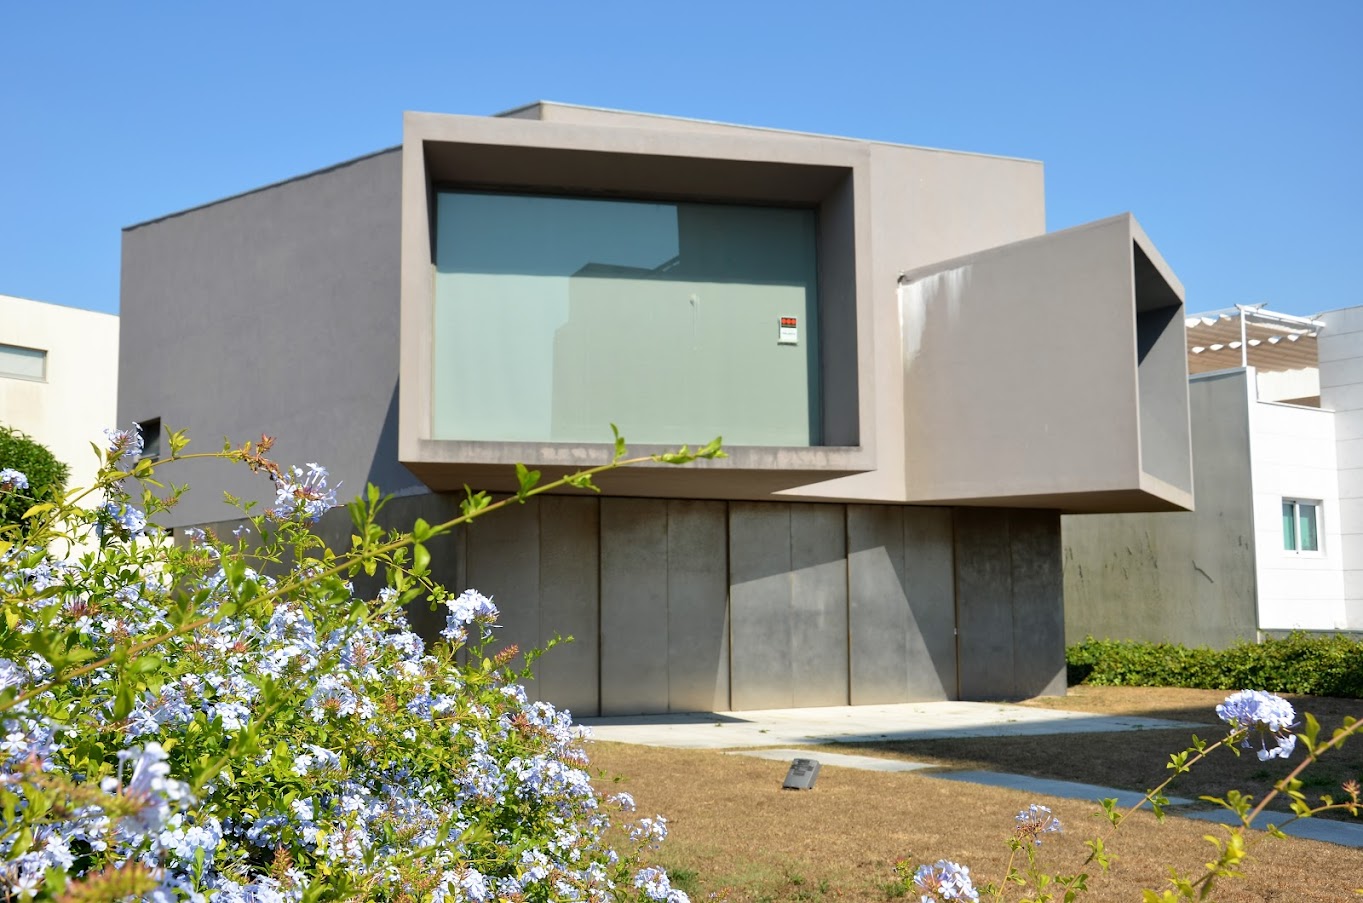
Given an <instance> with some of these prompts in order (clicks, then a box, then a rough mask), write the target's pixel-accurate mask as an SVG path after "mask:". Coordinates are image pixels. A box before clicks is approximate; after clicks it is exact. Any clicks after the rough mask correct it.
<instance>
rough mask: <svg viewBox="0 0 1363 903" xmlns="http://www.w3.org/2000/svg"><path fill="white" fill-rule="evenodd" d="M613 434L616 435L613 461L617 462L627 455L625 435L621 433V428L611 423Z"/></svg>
mask: <svg viewBox="0 0 1363 903" xmlns="http://www.w3.org/2000/svg"><path fill="white" fill-rule="evenodd" d="M611 435H612V436H614V437H615V457H614V458H612V459H611V461H612V462H615V461H619V460H620V459H622V458H623V457H625V452H626V448H625V437H624V436H621V435H620V430H619V429H618V428H617V427H616V426H615V424H613V423H612V424H611Z"/></svg>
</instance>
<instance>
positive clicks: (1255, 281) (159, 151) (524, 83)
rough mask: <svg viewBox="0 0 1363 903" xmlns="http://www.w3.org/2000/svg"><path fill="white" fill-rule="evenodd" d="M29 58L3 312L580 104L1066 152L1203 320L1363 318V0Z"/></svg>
mask: <svg viewBox="0 0 1363 903" xmlns="http://www.w3.org/2000/svg"><path fill="white" fill-rule="evenodd" d="M0 61H2V63H0V65H2V66H3V73H4V74H3V79H0V293H3V294H10V295H19V296H23V297H30V298H37V299H40V300H45V301H54V302H57V303H61V304H68V305H73V306H78V307H89V308H94V309H97V310H105V311H116V310H117V308H118V281H119V244H120V229H121V228H122V227H124V226H127V225H130V224H133V223H137V222H139V221H142V220H146V219H150V218H153V217H157V216H160V215H162V214H166V213H170V212H173V211H176V210H181V209H184V208H186V207H191V206H194V205H197V204H201V203H204V202H206V201H211V200H214V199H217V198H220V197H224V196H226V195H230V194H233V193H236V192H239V191H243V190H247V189H250V188H254V187H257V186H259V185H262V184H265V183H268V182H271V181H275V180H278V179H282V178H287V177H289V176H292V175H296V174H299V173H302V172H307V171H309V170H312V169H316V168H319V167H323V166H327V165H329V164H332V163H335V162H338V161H341V160H344V159H347V158H350V157H354V156H357V155H360V154H363V153H367V152H369V151H373V150H377V149H379V148H382V147H389V146H392V145H395V144H397V143H399V142H400V140H401V121H402V117H401V114H402V111H403V110H408V109H411V110H426V111H435V112H450V113H468V114H489V113H494V112H497V111H500V110H503V109H506V108H509V107H514V106H518V105H520V104H522V103H525V102H528V101H531V100H536V99H550V100H559V101H564V102H569V103H578V104H587V105H594V106H605V107H615V108H621V109H629V110H642V111H647V112H656V113H667V114H672V115H677V116H690V117H697V118H703V119H715V120H724V121H731V122H740V123H748V124H754V125H763V126H773V127H777V128H787V129H797V130H802V131H811V132H823V133H831V134H840V135H851V136H856V137H864V138H875V139H880V140H885V141H895V142H903V143H907V144H918V145H926V146H933V147H944V148H953V149H959V150H970V151H979V152H984V153H996V154H1004V155H1012V156H1020V157H1029V158H1034V159H1040V160H1043V161H1045V164H1046V182H1047V204H1048V226H1049V228H1050V229H1059V228H1064V227H1066V226H1071V225H1074V224H1077V223H1080V222H1084V221H1087V220H1091V219H1096V218H1099V217H1104V216H1109V215H1111V214H1114V213H1118V212H1121V211H1123V210H1131V211H1133V212H1134V213H1135V214H1136V216H1137V218H1139V219H1140V220H1141V222H1142V224H1143V225H1144V226H1145V229H1146V231H1147V232H1148V233H1149V234H1150V236H1151V237H1152V238H1153V240H1154V241H1155V243H1156V244H1157V245H1158V246H1159V248H1160V250H1161V251H1162V252H1163V254H1164V256H1165V258H1166V259H1167V260H1168V261H1169V262H1170V264H1171V265H1172V266H1173V267H1174V269H1175V271H1176V272H1177V273H1178V274H1179V276H1180V278H1181V279H1182V280H1183V283H1184V285H1185V287H1186V288H1187V290H1188V303H1189V307H1190V309H1192V310H1209V309H1214V308H1219V307H1226V306H1229V305H1231V304H1235V303H1257V302H1260V301H1267V302H1268V303H1269V305H1270V306H1271V307H1274V308H1276V309H1278V310H1283V311H1287V312H1290V313H1313V312H1316V311H1320V310H1329V309H1332V308H1337V307H1346V306H1352V305H1358V304H1363V228H1360V226H1359V223H1360V222H1363V220H1361V219H1360V217H1361V216H1363V175H1360V172H1361V171H1363V2H1360V0H1338V2H1328V3H1302V4H1289V3H1282V2H1274V3H1258V2H1251V3H1235V4H1229V3H1188V2H1147V3H1139V4H1133V3H1111V2H1096V0H1082V2H1065V3H1061V2H1043V0H1035V2H988V3H986V2H979V3H972V2H959V3H958V2H945V0H943V2H936V3H926V2H912V0H902V2H882V3H871V2H856V0H844V2H842V3H834V2H832V0H823V2H818V3H807V2H794V0H792V2H784V3H769V2H743V0H729V2H711V0H691V2H688V3H668V4H660V3H647V2H638V0H635V2H633V3H615V2H609V3H607V2H583V0H579V2H577V3H566V2H561V0H560V2H544V3H515V2H501V3H494V2H484V3H477V4H475V3H460V2H452V0H451V2H444V3H401V2H392V3H378V2H370V3H363V4H360V3H350V2H330V3H312V2H272V3H261V2H238V3H230V4H229V3H219V4H208V3H107V2H94V0H91V2H84V3H81V2H70V3H57V2H54V3H42V2H36V0H34V2H11V3H4V4H3V5H2V6H0ZM0 332H3V324H0Z"/></svg>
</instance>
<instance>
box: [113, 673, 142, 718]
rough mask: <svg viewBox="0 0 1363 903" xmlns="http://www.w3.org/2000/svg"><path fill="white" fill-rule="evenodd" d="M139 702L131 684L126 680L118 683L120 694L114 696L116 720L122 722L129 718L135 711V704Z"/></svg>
mask: <svg viewBox="0 0 1363 903" xmlns="http://www.w3.org/2000/svg"><path fill="white" fill-rule="evenodd" d="M136 701H137V696H136V693H135V692H134V690H133V686H132V684H131V683H129V682H127V681H126V680H120V681H119V682H118V692H117V693H115V694H114V720H115V721H122V720H123V719H124V718H127V717H128V715H129V714H130V713H131V712H132V710H133V704H134V703H135V702H136Z"/></svg>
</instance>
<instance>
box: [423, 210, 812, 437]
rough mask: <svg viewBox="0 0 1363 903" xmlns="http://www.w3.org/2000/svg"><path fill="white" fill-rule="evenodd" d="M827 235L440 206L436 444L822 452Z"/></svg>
mask: <svg viewBox="0 0 1363 903" xmlns="http://www.w3.org/2000/svg"><path fill="white" fill-rule="evenodd" d="M816 222H817V220H816V214H815V211H813V210H810V209H790V208H777V207H749V206H738V205H727V204H699V203H669V202H658V203H654V202H647V201H624V200H605V199H599V198H573V197H555V196H536V195H522V194H497V193H482V192H442V193H440V194H439V196H438V199H437V220H436V255H435V256H436V274H435V315H434V323H433V329H434V335H433V339H432V341H433V351H434V354H433V382H434V384H433V386H432V412H433V413H432V419H433V422H432V424H431V426H432V436H433V438H435V439H469V440H498V441H516V440H519V441H553V442H603V441H608V440H609V438H610V426H609V424H611V423H612V422H613V423H616V424H618V425H619V427H620V431H621V432H622V433H623V434H624V435H625V437H626V438H627V439H629V440H630V441H631V442H635V443H663V444H675V443H681V442H691V443H694V442H697V441H706V440H708V439H710V438H713V437H714V436H716V435H723V436H724V441H725V443H726V444H729V445H791V446H799V445H817V444H819V443H820V441H821V424H820V418H819V409H820V395H819V366H818V360H819V349H818V334H819V330H818V322H817V315H818V299H817V295H816V292H817V279H818V273H817V267H816V256H815V239H816V235H815V230H816Z"/></svg>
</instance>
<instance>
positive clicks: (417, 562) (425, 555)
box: [412, 542, 431, 574]
mask: <svg viewBox="0 0 1363 903" xmlns="http://www.w3.org/2000/svg"><path fill="white" fill-rule="evenodd" d="M430 565H431V553H430V552H428V551H427V550H426V547H425V546H424V545H422V544H421V543H419V542H418V543H414V544H413V545H412V573H414V574H424V573H426V572H427V571H428V570H429V569H430Z"/></svg>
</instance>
